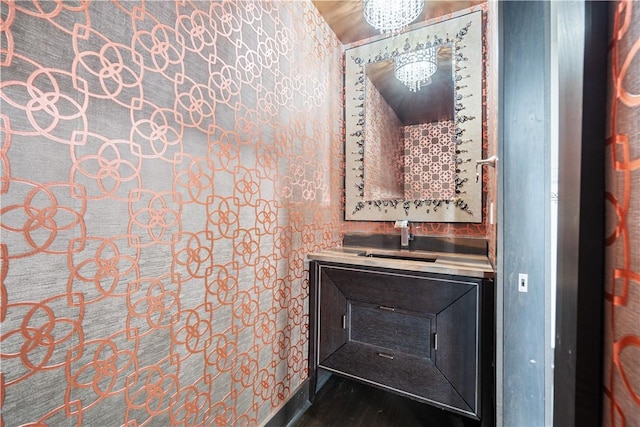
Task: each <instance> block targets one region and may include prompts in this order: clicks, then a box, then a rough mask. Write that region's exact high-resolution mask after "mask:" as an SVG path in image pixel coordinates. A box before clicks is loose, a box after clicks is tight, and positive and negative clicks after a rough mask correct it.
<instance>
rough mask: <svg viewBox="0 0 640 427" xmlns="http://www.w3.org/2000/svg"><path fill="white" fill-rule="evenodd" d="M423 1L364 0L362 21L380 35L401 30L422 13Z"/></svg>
mask: <svg viewBox="0 0 640 427" xmlns="http://www.w3.org/2000/svg"><path fill="white" fill-rule="evenodd" d="M423 8H424V0H364V19H366V21H367V22H368V23H369V24H370V25H371V26H372V27H374V28H376V29H377V30H379V31H380V32H381V33H382V34H387V33H394V32H398V31H400V30H402V29H403V28H404V27H406V26H407V25H409V24H410V23H411V22H413V21H414V20H415V19H416V18H417V17H418V16H419V15H420V13H422V9H423Z"/></svg>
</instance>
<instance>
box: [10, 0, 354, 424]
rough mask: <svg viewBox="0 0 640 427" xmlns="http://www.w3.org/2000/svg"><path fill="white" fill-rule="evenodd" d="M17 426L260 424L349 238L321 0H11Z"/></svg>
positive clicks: (284, 391) (335, 80)
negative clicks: (335, 250)
mask: <svg viewBox="0 0 640 427" xmlns="http://www.w3.org/2000/svg"><path fill="white" fill-rule="evenodd" d="M1 8H2V21H1V30H2V34H1V36H0V37H1V45H0V63H1V66H2V69H1V73H2V74H1V76H2V80H1V83H0V102H1V103H2V104H1V106H2V109H1V113H0V141H1V144H2V145H1V151H0V152H1V157H0V158H1V164H2V175H1V177H2V180H1V188H0V193H1V194H0V197H1V204H2V207H1V220H0V227H1V228H0V232H1V233H2V236H1V237H2V245H1V252H0V254H1V260H2V277H1V278H2V286H1V291H2V292H1V296H2V300H1V306H0V307H1V310H0V321H1V322H2V323H1V333H0V357H1V359H2V366H1V369H2V374H1V377H0V403H1V404H2V420H3V425H6V426H15V425H22V424H27V425H28V424H38V425H44V424H47V425H87V426H89V425H91V426H119V425H127V426H135V425H138V426H142V425H175V426H179V425H185V426H186V425H189V426H195V425H225V426H228V425H238V426H240V425H256V424H259V423H260V422H264V421H266V419H268V417H269V416H270V414H272V413H273V412H275V411H276V410H277V408H279V406H281V404H282V403H283V402H284V401H285V400H286V399H287V398H288V397H289V396H290V395H291V393H292V392H294V391H295V389H296V387H297V386H298V385H299V384H300V383H301V382H302V381H303V380H304V379H305V378H306V376H307V373H306V351H307V340H308V326H307V325H308V320H307V319H308V316H307V308H306V305H307V295H308V280H307V274H308V273H307V269H306V267H305V254H306V253H308V252H309V251H312V250H319V249H322V248H324V247H327V246H334V245H336V244H337V243H339V242H340V239H341V235H340V226H341V221H340V212H341V199H340V192H339V191H338V192H332V188H333V189H339V188H340V186H341V178H340V173H341V169H340V167H341V150H342V149H341V141H342V139H341V123H342V109H341V108H342V107H341V97H340V93H341V84H342V83H341V81H342V80H341V47H340V45H339V43H338V41H337V39H336V38H335V36H334V35H333V33H332V32H331V31H330V30H329V28H328V26H327V25H326V24H325V23H324V21H323V20H322V18H321V17H320V16H319V15H318V13H317V11H316V9H315V8H314V7H313V5H312V4H311V3H310V2H251V1H242V2H230V1H213V2H212V1H202V2H199V1H189V0H180V1H169V0H163V1H144V0H139V1H88V0H85V1H65V2H62V1H55V2H54V1H39V0H33V1H11V0H2V3H1Z"/></svg>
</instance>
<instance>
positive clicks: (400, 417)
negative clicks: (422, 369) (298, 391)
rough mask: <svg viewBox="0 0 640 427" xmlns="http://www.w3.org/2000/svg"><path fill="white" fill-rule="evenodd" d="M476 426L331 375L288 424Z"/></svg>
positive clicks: (300, 426)
mask: <svg viewBox="0 0 640 427" xmlns="http://www.w3.org/2000/svg"><path fill="white" fill-rule="evenodd" d="M329 426H331V427H414V426H415V427H418V426H432V427H478V426H480V422H479V421H475V420H472V419H470V418H467V417H464V416H461V415H455V414H451V413H449V412H448V411H443V410H441V409H438V408H435V407H432V406H430V405H426V404H422V403H419V402H416V401H413V400H411V399H407V398H404V397H401V396H398V395H395V394H393V393H389V392H386V391H383V390H380V389H378V388H375V387H371V386H368V385H365V384H361V383H359V382H357V381H353V380H348V379H344V378H340V377H338V376H336V375H333V376H332V377H331V378H330V379H329V380H328V381H327V383H326V384H325V385H324V387H322V389H321V390H320V392H319V393H318V394H317V395H316V399H315V401H314V403H313V405H312V406H311V407H310V408H309V409H307V411H306V412H305V413H304V414H303V415H302V417H301V418H299V419H298V420H297V421H296V422H294V423H292V427H329Z"/></svg>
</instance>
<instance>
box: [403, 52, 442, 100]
mask: <svg viewBox="0 0 640 427" xmlns="http://www.w3.org/2000/svg"><path fill="white" fill-rule="evenodd" d="M437 69H438V55H437V51H436V48H434V47H427V48H423V49H416V50H414V51H413V52H406V53H402V54H400V55H398V56H397V57H396V58H395V59H394V62H393V74H394V75H395V76H396V78H397V79H398V80H400V81H401V82H402V83H403V84H404V85H405V86H406V87H408V88H409V90H410V91H411V92H417V91H418V90H420V88H422V87H424V86H427V85H429V84H431V76H433V74H434V73H435V72H436V70H437Z"/></svg>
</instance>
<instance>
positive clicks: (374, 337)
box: [349, 303, 434, 359]
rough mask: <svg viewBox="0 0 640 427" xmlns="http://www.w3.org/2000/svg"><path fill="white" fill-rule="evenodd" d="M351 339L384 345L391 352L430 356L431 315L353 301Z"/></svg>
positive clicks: (351, 308)
mask: <svg viewBox="0 0 640 427" xmlns="http://www.w3.org/2000/svg"><path fill="white" fill-rule="evenodd" d="M350 318H351V324H350V327H349V331H350V334H351V337H350V340H351V341H355V342H360V343H363V344H370V345H374V346H379V347H384V348H386V349H388V350H389V351H391V352H394V353H395V352H402V353H407V354H413V355H415V356H418V357H424V358H428V359H430V358H431V348H432V338H431V337H432V336H433V332H434V331H433V328H432V324H433V322H432V320H433V318H432V317H431V316H425V315H423V316H418V315H416V314H415V313H411V312H406V311H398V310H395V309H390V308H388V307H380V306H376V305H368V304H360V303H352V304H351V305H350Z"/></svg>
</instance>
